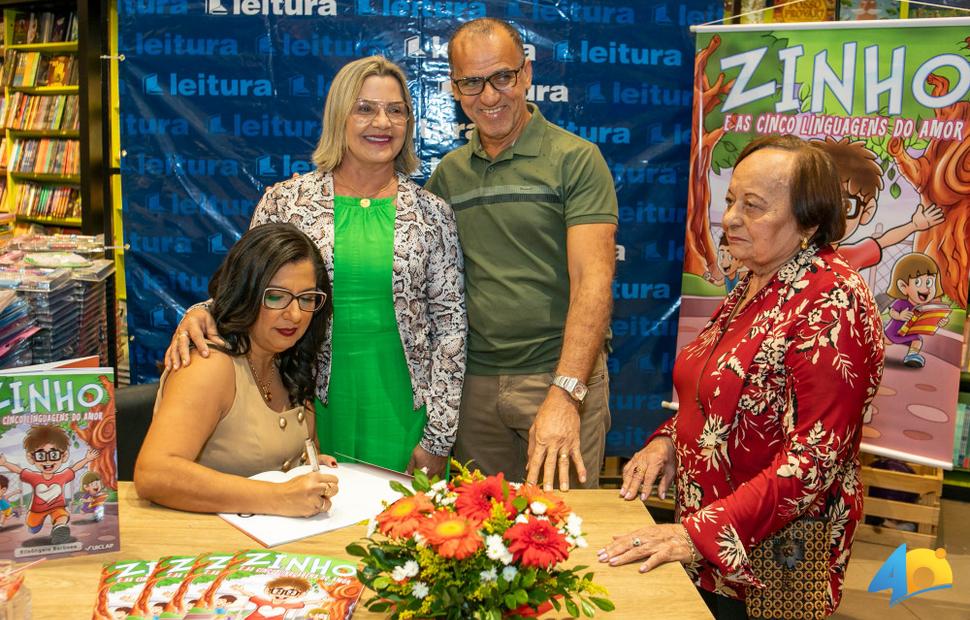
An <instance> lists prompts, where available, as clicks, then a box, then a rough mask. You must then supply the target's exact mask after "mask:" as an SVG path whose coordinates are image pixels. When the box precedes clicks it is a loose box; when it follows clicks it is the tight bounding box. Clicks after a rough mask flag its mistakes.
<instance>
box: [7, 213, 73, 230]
mask: <svg viewBox="0 0 970 620" xmlns="http://www.w3.org/2000/svg"><path fill="white" fill-rule="evenodd" d="M17 219H18V220H19V221H22V222H33V223H35V224H43V225H45V226H64V227H67V228H80V227H81V218H79V217H69V218H56V217H43V216H39V215H19V214H18V215H17Z"/></svg>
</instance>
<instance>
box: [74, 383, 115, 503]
mask: <svg viewBox="0 0 970 620" xmlns="http://www.w3.org/2000/svg"><path fill="white" fill-rule="evenodd" d="M98 380H99V381H100V382H101V385H102V387H104V389H105V391H106V392H107V393H108V396H109V400H108V402H107V403H106V404H103V405H96V406H94V407H91V409H90V412H91V413H101V414H104V413H105V412H106V411H107V409H108V408H109V407H111V406H113V403H114V398H115V396H114V384H113V383H111V381H108V378H107V377H105V376H101V377H98ZM71 430H73V431H74V432H75V433H76V435H77V437H78V438H79V439H80V440H82V441H83V442H84V443H86V444H87V445H88V446H90V447H92V448H96V449H98V450H101V453H100V454H99V455H98V456H97V458H95V459H94V460H93V461H92V462H91V464H90V465H88V469H89V470H91V471H93V472H95V473H97V474H99V475H100V476H101V480H102V481H103V483H104V485H105V486H108V487H111V488H112V489H114V490H118V482H117V477H118V476H117V470H116V469H115V446H116V443H115V442H116V438H117V430H118V429H117V427H116V425H115V417H114V416H102V418H101V419H100V420H92V421H90V422H88V424H87V425H86V426H84V427H83V428H82V427H81V426H78V424H77V423H76V422H71Z"/></svg>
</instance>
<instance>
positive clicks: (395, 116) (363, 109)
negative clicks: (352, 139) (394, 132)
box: [350, 99, 411, 125]
mask: <svg viewBox="0 0 970 620" xmlns="http://www.w3.org/2000/svg"><path fill="white" fill-rule="evenodd" d="M380 110H384V115H385V116H387V120H389V121H391V122H392V123H394V124H395V125H404V124H407V122H408V118H410V117H411V111H410V110H409V109H408V104H406V103H404V102H403V101H374V100H372V99H358V100H357V101H355V102H354V106H353V107H352V108H351V110H350V112H351V114H353V115H354V116H356V117H357V118H359V119H361V120H363V121H367V122H370V121H372V120H374V117H375V116H377V112H378V111H380Z"/></svg>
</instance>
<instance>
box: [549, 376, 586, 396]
mask: <svg viewBox="0 0 970 620" xmlns="http://www.w3.org/2000/svg"><path fill="white" fill-rule="evenodd" d="M552 384H553V385H554V386H556V387H560V388H562V389H564V390H566V393H567V394H569V396H570V397H571V398H572V399H573V400H575V401H576V402H577V403H582V402H583V400H584V399H585V398H586V394H587V393H589V388H587V387H586V384H585V383H583V382H582V381H580V380H579V379H577V378H576V377H567V376H565V375H556V376H555V377H553V379H552Z"/></svg>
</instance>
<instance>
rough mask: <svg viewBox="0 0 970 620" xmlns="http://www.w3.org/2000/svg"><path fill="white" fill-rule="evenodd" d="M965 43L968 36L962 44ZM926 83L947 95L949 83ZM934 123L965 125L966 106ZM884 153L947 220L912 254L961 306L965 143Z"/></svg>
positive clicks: (966, 220)
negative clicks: (934, 269) (934, 268)
mask: <svg viewBox="0 0 970 620" xmlns="http://www.w3.org/2000/svg"><path fill="white" fill-rule="evenodd" d="M967 43H968V44H970V38H968V41H967ZM926 81H927V82H928V83H929V85H930V87H931V89H932V90H931V94H932V95H933V96H934V97H941V96H943V95H945V94H946V93H948V92H949V91H950V82H949V80H948V79H946V78H945V77H943V76H941V75H937V74H932V75H930V76H929V77H928V78H927V79H926ZM935 119H936V120H937V121H947V120H962V121H963V122H964V127H970V102H968V101H959V102H957V103H954V104H952V105H950V106H947V107H945V108H939V109H937V110H936V112H935ZM888 151H889V153H890V154H891V155H892V156H893V158H894V159H895V160H896V165H897V166H898V167H899V171H900V172H901V173H902V175H903V176H904V177H905V178H906V179H907V180H908V181H909V182H910V183H912V184H913V187H915V188H916V191H917V192H919V195H920V201H921V202H922V203H923V204H925V205H928V204H936V205H937V206H938V207H940V208H941V209H943V212H944V213H945V215H946V220H945V221H944V222H943V223H942V224H940V225H939V226H935V227H933V228H930V229H929V230H926V231H922V232H918V233H916V237H915V239H914V241H913V250H914V251H916V252H923V253H924V254H927V255H929V256H930V257H931V258H933V260H935V261H936V264H937V265H939V266H940V274H941V276H942V278H941V279H942V282H941V283H942V285H943V292H944V293H945V294H946V295H947V297H949V298H950V299H951V300H953V301H954V302H956V303H957V304H958V305H959V306H960V307H966V305H965V304H966V302H967V264H968V263H970V247H968V243H970V142H968V141H967V140H939V139H936V138H932V139H930V141H929V143H928V145H927V147H926V150H924V151H923V153H922V155H920V156H918V157H914V156H912V155H911V154H910V153H909V151H907V149H906V147H905V145H904V143H903V141H902V140H901V139H900V138H898V137H897V138H893V139H891V140H890V141H889V145H888Z"/></svg>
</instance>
